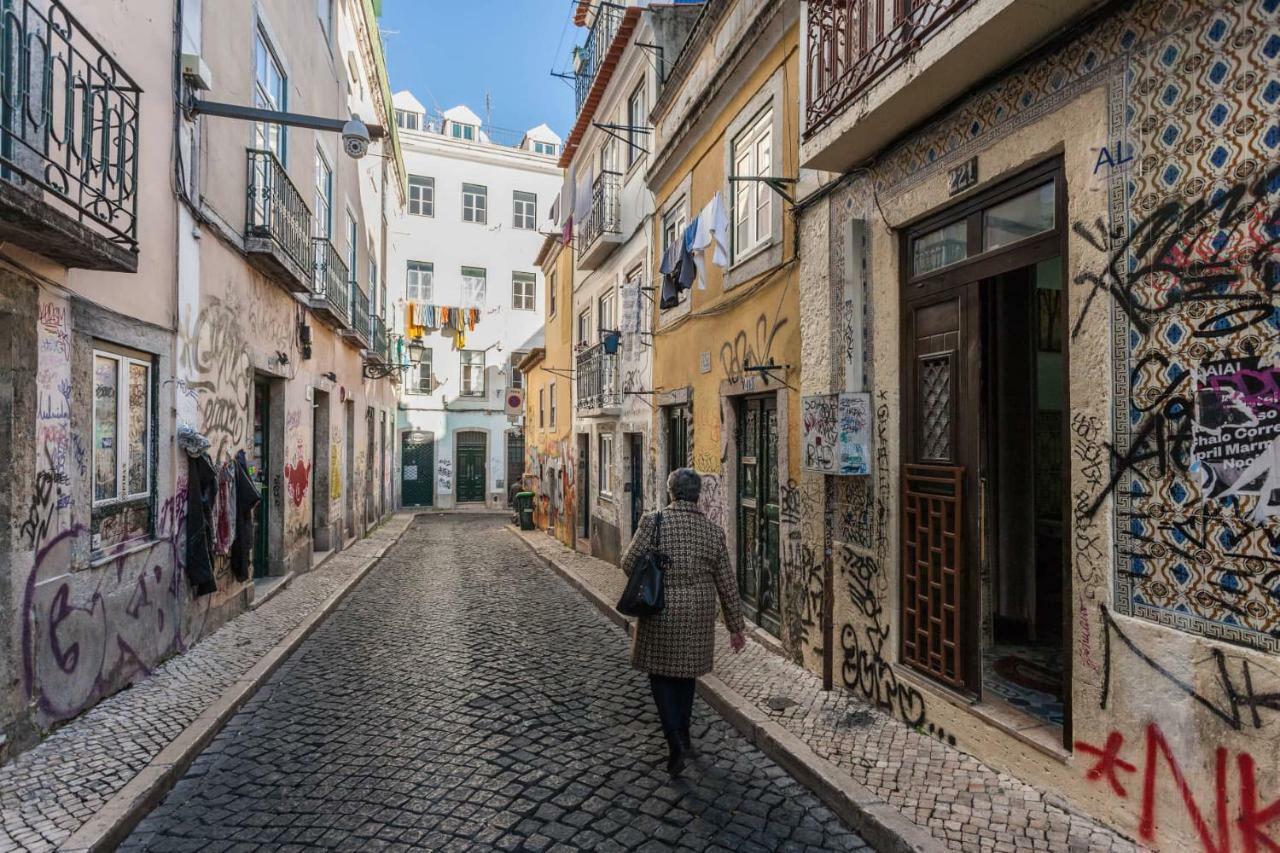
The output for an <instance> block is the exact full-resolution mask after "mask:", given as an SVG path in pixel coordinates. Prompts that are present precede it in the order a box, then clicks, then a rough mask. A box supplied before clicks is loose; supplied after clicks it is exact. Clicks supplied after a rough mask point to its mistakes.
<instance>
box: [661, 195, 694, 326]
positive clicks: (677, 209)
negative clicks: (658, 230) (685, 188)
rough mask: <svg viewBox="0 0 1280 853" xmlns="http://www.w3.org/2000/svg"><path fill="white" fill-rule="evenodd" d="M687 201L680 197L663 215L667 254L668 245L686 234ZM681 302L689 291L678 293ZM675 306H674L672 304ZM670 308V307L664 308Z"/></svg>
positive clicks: (685, 299)
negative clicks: (685, 207) (685, 208)
mask: <svg viewBox="0 0 1280 853" xmlns="http://www.w3.org/2000/svg"><path fill="white" fill-rule="evenodd" d="M684 205H685V201H684V199H680V201H678V202H677V203H676V204H675V205H674V206H673V207H671V208H670V209H669V210H668V211H667V213H666V215H665V216H663V217H662V253H663V254H664V255H665V254H666V252H667V247H668V246H671V245H672V244H674V243H675V242H676V241H677V240H679V239H680V237H681V236H682V235H683V234H684V229H685V221H686V218H687V217H686V214H685V210H684ZM678 299H679V303H678V304H683V303H685V302H687V301H688V299H689V291H687V290H681V291H680V292H679V295H678ZM672 307H673V308H674V306H672ZM662 310H670V309H662Z"/></svg>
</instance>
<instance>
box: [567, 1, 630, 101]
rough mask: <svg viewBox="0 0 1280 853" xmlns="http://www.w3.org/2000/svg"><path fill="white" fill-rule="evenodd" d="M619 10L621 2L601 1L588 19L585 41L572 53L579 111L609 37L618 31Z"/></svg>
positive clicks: (611, 38) (620, 9)
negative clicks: (593, 16)
mask: <svg viewBox="0 0 1280 853" xmlns="http://www.w3.org/2000/svg"><path fill="white" fill-rule="evenodd" d="M623 11H624V9H623V8H622V7H621V6H617V5H614V4H613V3H609V2H601V3H600V7H599V9H598V10H597V12H596V19H595V20H594V21H593V22H592V23H591V29H590V31H589V32H588V33H587V40H586V42H585V43H583V45H582V47H580V48H578V49H577V50H576V51H575V52H574V54H573V76H574V90H575V92H576V94H577V102H576V104H575V108H574V112H575V113H579V112H581V111H582V105H583V103H584V102H585V101H586V100H587V94H588V93H589V92H590V91H591V84H592V83H594V82H595V79H596V75H597V74H599V73H600V68H601V66H602V65H603V62H604V56H605V54H606V53H607V52H608V51H609V45H610V44H612V43H613V37H614V36H615V35H617V34H618V25H619V24H621V23H622V13H623Z"/></svg>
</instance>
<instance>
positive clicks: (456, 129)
mask: <svg viewBox="0 0 1280 853" xmlns="http://www.w3.org/2000/svg"><path fill="white" fill-rule="evenodd" d="M452 124H453V138H454V139H465V140H467V141H468V142H473V141H475V138H476V126H475V125H474V124H459V123H458V122H456V121H455V122H453V123H452Z"/></svg>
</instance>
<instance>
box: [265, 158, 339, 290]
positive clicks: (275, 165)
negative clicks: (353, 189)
mask: <svg viewBox="0 0 1280 853" xmlns="http://www.w3.org/2000/svg"><path fill="white" fill-rule="evenodd" d="M248 160H249V190H248V205H247V207H248V211H247V214H246V217H245V229H244V249H245V252H247V253H248V255H249V263H251V264H253V265H254V266H255V267H257V268H258V269H259V270H261V271H262V272H263V273H264V274H265V275H267V276H270V277H271V278H273V279H275V280H276V281H278V282H280V283H281V284H282V285H284V287H285V289H287V290H289V291H290V292H292V293H310V292H311V283H312V279H313V261H312V258H311V252H312V245H311V211H310V210H309V209H308V208H307V205H306V203H305V202H304V201H303V200H302V194H301V193H299V192H298V188H297V187H295V186H294V185H293V181H291V180H289V174H288V173H287V172H286V171H285V170H284V166H282V165H281V164H280V161H279V160H277V159H276V156H275V155H274V154H272V153H271V152H270V151H262V150H259V149H253V148H251V149H249V152H248ZM344 266H345V265H344Z"/></svg>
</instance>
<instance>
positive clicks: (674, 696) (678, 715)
mask: <svg viewBox="0 0 1280 853" xmlns="http://www.w3.org/2000/svg"><path fill="white" fill-rule="evenodd" d="M696 684H697V682H696V680H695V679H692V678H671V677H670V676H666V675H650V676H649V687H650V689H651V690H653V703H654V704H655V705H657V706H658V719H660V720H662V732H663V734H665V735H666V736H667V737H672V736H673V735H675V734H676V733H677V732H681V731H685V730H687V729H688V728H689V723H690V721H691V720H692V719H693V690H694V686H695V685H696Z"/></svg>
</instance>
